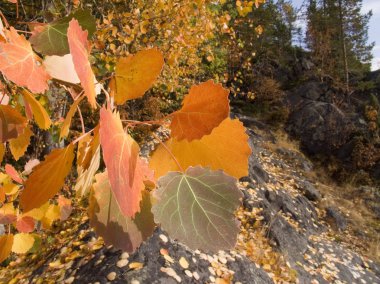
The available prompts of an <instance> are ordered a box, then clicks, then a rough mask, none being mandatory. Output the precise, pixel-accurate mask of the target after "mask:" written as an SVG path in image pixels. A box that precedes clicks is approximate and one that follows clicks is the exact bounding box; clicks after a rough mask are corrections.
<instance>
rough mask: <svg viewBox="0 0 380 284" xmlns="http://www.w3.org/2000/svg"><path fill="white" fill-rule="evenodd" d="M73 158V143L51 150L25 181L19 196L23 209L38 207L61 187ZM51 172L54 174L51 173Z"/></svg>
mask: <svg viewBox="0 0 380 284" xmlns="http://www.w3.org/2000/svg"><path fill="white" fill-rule="evenodd" d="M73 160H74V145H73V144H70V145H68V146H67V147H66V148H63V149H55V150H53V151H52V152H51V153H50V154H49V155H48V156H47V157H46V158H45V160H44V161H43V162H41V163H40V164H39V165H37V166H36V167H35V168H34V170H33V172H32V174H31V175H30V176H29V178H28V179H27V180H26V182H25V189H24V191H23V192H22V194H21V197H20V204H21V207H22V208H23V209H24V211H29V210H31V209H33V208H37V207H40V206H41V205H43V204H44V203H45V202H46V201H48V200H49V199H50V198H52V197H54V195H55V194H57V192H58V191H59V190H60V189H61V188H62V186H63V184H64V182H65V177H66V176H67V175H68V174H69V173H70V170H71V166H72V163H73ZM52 172H53V173H54V174H52Z"/></svg>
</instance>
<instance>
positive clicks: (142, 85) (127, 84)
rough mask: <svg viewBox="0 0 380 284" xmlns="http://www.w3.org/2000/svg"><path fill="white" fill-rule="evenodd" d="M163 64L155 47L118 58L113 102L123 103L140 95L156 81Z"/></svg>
mask: <svg viewBox="0 0 380 284" xmlns="http://www.w3.org/2000/svg"><path fill="white" fill-rule="evenodd" d="M163 65H164V57H163V56H162V53H161V52H160V51H159V50H158V49H155V48H153V49H148V50H142V51H140V52H138V53H136V54H135V55H131V56H129V57H127V58H121V59H119V61H118V62H117V65H116V74H115V76H116V94H115V102H116V103H117V104H123V103H125V102H126V101H127V100H131V99H136V98H139V97H142V96H143V95H144V94H145V92H146V91H147V90H149V88H150V87H152V85H153V83H154V82H155V81H156V79H157V77H158V75H159V74H160V72H161V69H162V66H163Z"/></svg>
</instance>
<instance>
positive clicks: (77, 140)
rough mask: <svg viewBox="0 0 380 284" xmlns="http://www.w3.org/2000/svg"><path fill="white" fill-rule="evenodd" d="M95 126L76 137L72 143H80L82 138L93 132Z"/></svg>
mask: <svg viewBox="0 0 380 284" xmlns="http://www.w3.org/2000/svg"><path fill="white" fill-rule="evenodd" d="M94 130H95V128H93V129H91V130H90V131H88V132H86V133H84V134H82V135H81V136H79V137H78V138H77V139H75V140H74V141H73V142H71V143H72V144H75V143H78V142H79V141H80V140H82V138H83V137H85V136H86V135H87V134H89V133H91V132H92V131H94Z"/></svg>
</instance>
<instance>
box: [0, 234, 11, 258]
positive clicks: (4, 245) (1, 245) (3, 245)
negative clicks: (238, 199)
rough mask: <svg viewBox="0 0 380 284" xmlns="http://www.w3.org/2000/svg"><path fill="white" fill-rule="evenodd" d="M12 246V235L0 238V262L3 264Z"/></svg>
mask: <svg viewBox="0 0 380 284" xmlns="http://www.w3.org/2000/svg"><path fill="white" fill-rule="evenodd" d="M12 246H13V235H12V234H9V235H3V236H0V262H3V261H4V260H6V259H7V258H8V256H9V255H10V254H11V251H12Z"/></svg>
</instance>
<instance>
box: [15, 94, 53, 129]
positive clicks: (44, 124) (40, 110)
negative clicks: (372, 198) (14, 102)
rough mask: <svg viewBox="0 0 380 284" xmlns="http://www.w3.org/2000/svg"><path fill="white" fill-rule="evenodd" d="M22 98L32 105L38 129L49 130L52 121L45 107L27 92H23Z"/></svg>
mask: <svg viewBox="0 0 380 284" xmlns="http://www.w3.org/2000/svg"><path fill="white" fill-rule="evenodd" d="M22 96H23V98H24V100H26V101H27V103H28V104H29V105H30V107H31V109H32V113H33V116H34V120H35V121H36V123H37V125H38V127H39V128H41V129H48V128H49V127H50V125H51V120H50V117H49V114H48V113H47V112H46V110H45V109H44V107H43V106H42V105H41V104H40V103H39V102H38V101H37V100H36V99H35V98H34V96H33V95H32V94H31V93H30V92H28V91H27V90H23V91H22Z"/></svg>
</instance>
